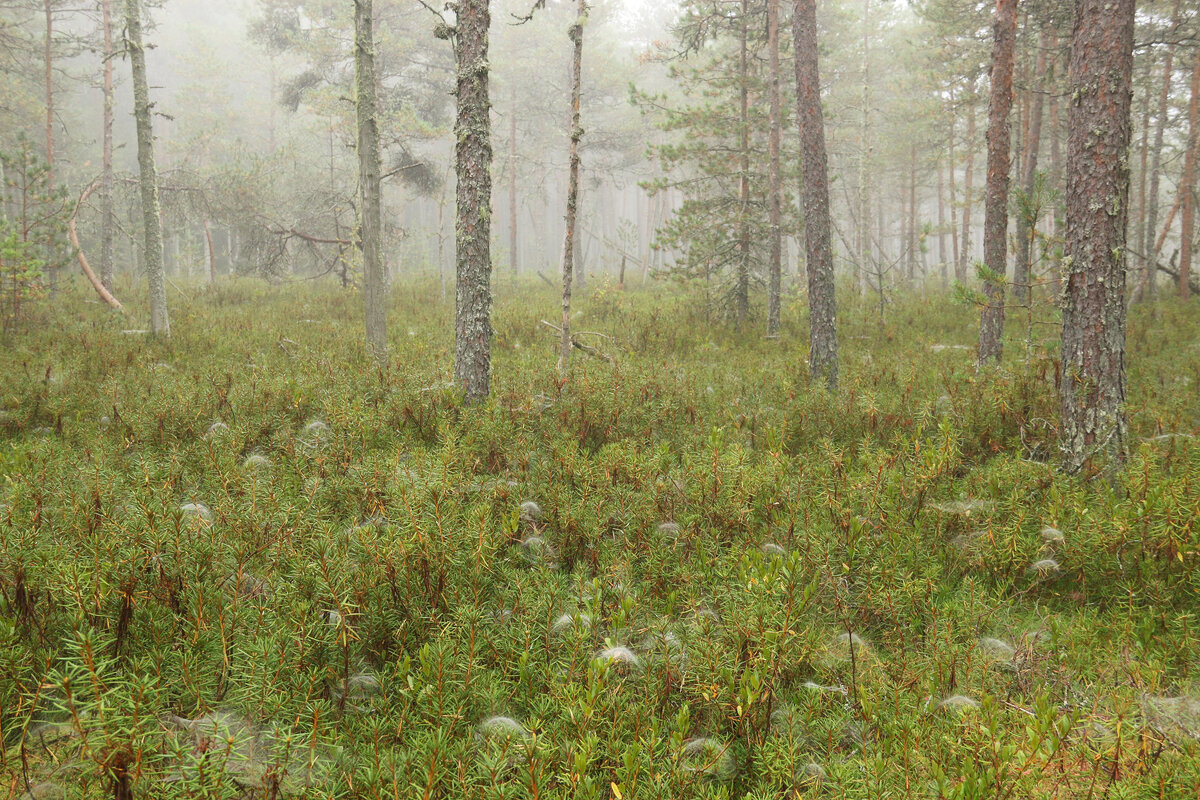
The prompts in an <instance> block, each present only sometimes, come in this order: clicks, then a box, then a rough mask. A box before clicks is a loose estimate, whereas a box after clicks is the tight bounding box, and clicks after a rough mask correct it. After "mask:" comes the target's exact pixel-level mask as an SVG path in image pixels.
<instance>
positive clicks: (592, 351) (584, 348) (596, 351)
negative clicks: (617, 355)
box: [542, 320, 617, 364]
mask: <svg viewBox="0 0 1200 800" xmlns="http://www.w3.org/2000/svg"><path fill="white" fill-rule="evenodd" d="M542 324H543V325H545V326H546V327H547V328H550V329H551V330H553V331H557V332H558V335H559V336H562V328H560V327H558V326H557V325H555V324H553V323H551V322H547V321H546V320H542ZM591 335H592V336H604V335H605V334H603V333H595V332H593V333H591ZM607 338H612V337H607ZM571 346H572V347H574V348H575V349H576V350H579V351H580V352H583V353H587V354H588V355H589V356H592V357H593V358H598V359H600V360H601V361H607V362H608V363H609V364H616V363H617V362H616V360H615V359H614V358H613V357H612V356H610V355H608V354H607V353H605V352H604V351H603V350H601V349H600V348H598V347H593V346H592V345H590V344H584V343H583V342H581V341H579V340H578V339H576V338H575V337H574V336H572V337H571Z"/></svg>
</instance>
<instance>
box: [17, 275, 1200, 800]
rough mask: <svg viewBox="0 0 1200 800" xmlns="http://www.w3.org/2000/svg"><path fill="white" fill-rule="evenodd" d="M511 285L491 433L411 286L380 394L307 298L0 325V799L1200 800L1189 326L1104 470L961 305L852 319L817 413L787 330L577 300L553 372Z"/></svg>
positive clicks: (209, 302)
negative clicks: (593, 350)
mask: <svg viewBox="0 0 1200 800" xmlns="http://www.w3.org/2000/svg"><path fill="white" fill-rule="evenodd" d="M499 290H500V294H501V297H500V299H499V300H498V303H497V307H496V339H495V345H494V355H495V362H494V364H495V369H494V375H495V382H494V391H493V398H494V399H493V402H491V403H490V404H488V405H487V406H485V407H480V408H463V407H462V406H461V404H460V403H459V402H458V401H457V399H456V397H455V393H454V392H453V390H452V388H451V386H450V384H449V379H450V376H451V369H452V354H453V341H452V324H451V314H452V303H451V304H446V303H443V302H440V301H439V299H438V295H437V294H436V292H435V290H434V289H433V287H432V286H418V287H416V288H413V287H410V286H404V287H399V288H397V290H396V292H395V294H394V303H393V307H392V310H391V321H392V334H393V335H392V345H393V347H392V353H391V362H390V364H389V366H388V367H387V368H386V369H380V368H378V367H376V366H374V365H373V364H372V363H371V362H370V361H369V360H368V359H367V358H365V357H364V356H363V355H362V348H361V344H360V309H359V298H358V296H357V295H355V294H351V293H345V292H340V291H336V290H333V289H328V290H318V289H316V288H313V287H311V286H301V287H290V288H285V289H266V288H262V287H260V286H258V285H255V284H250V283H231V284H222V285H220V286H218V287H216V288H204V289H195V290H194V292H193V295H192V296H191V297H190V298H189V299H188V300H187V301H184V300H183V299H181V298H179V297H178V296H177V297H175V298H174V300H175V301H176V302H175V305H174V308H173V309H172V314H173V320H172V323H173V324H172V330H173V333H174V335H173V338H172V339H171V340H170V341H169V342H156V341H153V340H151V339H149V338H148V337H146V336H145V335H143V334H140V333H136V332H134V333H129V332H123V330H122V329H123V328H126V327H128V326H130V325H131V324H133V323H132V322H131V321H130V320H129V319H122V318H118V317H113V316H111V315H109V314H106V313H104V312H103V311H102V310H101V309H99V308H98V307H96V306H94V305H93V306H87V307H86V308H87V310H86V311H84V312H82V313H81V314H77V313H75V310H76V309H78V308H80V303H79V302H66V301H64V302H62V307H63V308H69V309H72V311H71V312H70V313H68V312H66V311H64V312H61V313H59V314H57V315H54V314H51V313H50V312H49V311H48V310H46V309H42V310H41V311H40V312H39V314H40V315H35V316H33V317H32V318H31V319H30V320H29V321H28V323H27V324H26V325H25V327H24V328H23V329H22V330H19V331H16V332H14V333H13V334H11V335H10V336H9V337H8V338H7V339H5V340H4V341H3V342H2V345H3V349H2V350H0V473H2V474H3V484H2V485H0V612H2V615H0V737H2V742H3V750H2V753H3V756H2V760H0V778H2V780H3V783H2V784H0V797H20V796H32V797H43V798H47V797H59V796H61V797H69V798H82V797H87V798H92V797H96V798H100V797H116V798H123V797H138V798H142V797H147V798H158V797H162V798H167V797H187V798H236V797H256V798H279V797H300V796H304V797H361V798H392V797H405V798H407V797H414V798H463V797H478V798H516V797H521V798H526V797H535V798H575V797H578V798H591V797H596V798H609V797H611V798H688V797H700V798H703V797H751V798H775V797H819V796H820V797H824V796H828V797H846V798H884V797H897V798H901V797H932V798H961V799H962V800H968V799H970V798H996V799H997V800H1006V799H1007V798H1023V797H1064V798H1065V797H1072V798H1076V797H1077V798H1091V797H1095V798H1101V797H1108V798H1182V797H1197V796H1198V795H1200V690H1198V688H1197V678H1196V669H1197V667H1198V666H1200V644H1198V641H1197V639H1198V635H1200V623H1198V621H1197V612H1198V610H1200V530H1198V517H1200V449H1198V448H1197V446H1196V443H1195V441H1194V440H1193V439H1192V438H1191V437H1192V436H1193V435H1195V434H1196V433H1197V432H1198V429H1200V404H1198V402H1197V399H1196V397H1197V395H1196V390H1195V387H1196V386H1198V385H1200V319H1198V318H1197V316H1196V313H1195V308H1194V306H1192V307H1188V306H1185V305H1172V304H1170V303H1164V304H1160V305H1159V306H1158V307H1157V308H1156V310H1155V311H1154V313H1153V315H1152V314H1151V311H1150V310H1149V309H1146V308H1138V309H1136V310H1135V313H1134V315H1133V318H1132V322H1131V331H1130V353H1129V357H1128V364H1129V369H1130V381H1131V390H1130V398H1131V409H1130V410H1131V417H1132V431H1133V437H1132V440H1133V441H1132V457H1131V460H1130V463H1129V465H1128V468H1127V470H1126V471H1125V473H1124V475H1123V476H1122V477H1121V478H1120V479H1119V480H1117V481H1115V482H1109V481H1105V480H1087V479H1085V478H1072V477H1067V476H1064V475H1061V474H1059V473H1058V472H1056V470H1055V460H1056V452H1055V444H1054V426H1055V419H1056V408H1057V400H1056V396H1057V395H1056V388H1055V375H1056V362H1055V347H1054V345H1053V343H1052V342H1050V341H1039V342H1034V343H1033V346H1032V347H1031V348H1030V349H1029V353H1030V355H1029V357H1028V358H1026V357H1025V351H1026V348H1025V343H1024V342H1023V341H1020V340H1019V338H1014V339H1013V341H1012V342H1011V344H1010V356H1009V359H1008V360H1007V361H1006V364H1005V367H1004V368H1003V369H1002V370H1000V371H998V372H995V373H989V374H986V375H977V374H976V372H975V370H974V368H973V363H972V362H973V358H972V353H971V352H970V351H969V350H968V349H966V348H963V347H958V346H961V345H968V344H971V343H972V341H973V337H974V332H975V325H974V320H973V318H972V317H973V315H972V313H971V312H970V311H969V310H968V309H965V308H962V307H959V306H955V305H953V304H952V303H951V302H950V301H949V300H948V299H947V298H944V297H933V298H930V299H928V300H921V299H919V298H911V299H908V300H905V299H901V300H899V301H898V302H897V303H896V304H895V305H894V306H892V307H890V308H888V309H887V314H888V318H887V321H886V322H885V323H884V324H880V323H878V322H877V320H876V318H875V317H874V316H873V315H874V314H875V311H874V310H873V308H872V307H871V306H870V305H863V306H856V305H854V302H853V299H852V298H849V297H846V298H843V308H842V313H841V318H840V323H841V326H842V329H841V336H842V363H843V368H842V374H843V386H842V389H841V391H840V392H839V393H838V394H837V395H836V396H832V397H831V396H829V395H826V394H825V393H824V392H822V391H820V390H819V389H817V388H815V387H813V386H811V385H810V383H809V380H808V375H807V369H806V367H805V363H806V360H805V345H804V342H805V341H806V338H805V328H804V322H803V313H802V309H801V307H800V306H799V305H796V306H794V307H793V308H791V309H790V312H791V313H790V316H791V317H792V320H791V324H790V327H788V326H785V330H784V334H783V337H782V339H781V340H780V341H773V342H772V341H764V340H762V339H761V338H760V337H759V336H758V334H757V332H755V333H754V334H746V335H737V334H735V333H734V332H732V331H730V330H728V329H725V328H723V327H720V326H718V325H715V324H714V323H713V322H712V321H711V320H709V319H708V318H707V316H706V314H705V313H704V311H703V306H702V305H701V304H700V303H699V301H698V300H695V299H693V298H690V297H689V296H687V295H686V294H679V293H667V292H657V291H635V292H618V291H614V290H612V289H610V288H598V289H595V290H593V291H592V292H591V293H590V294H589V295H587V296H585V297H584V298H583V299H582V300H581V301H580V303H579V308H580V313H579V315H578V317H577V322H576V325H577V327H578V328H579V329H582V330H585V331H595V332H599V333H604V334H607V335H608V336H611V337H612V338H605V337H600V336H590V337H589V336H585V338H586V340H587V341H588V342H590V343H594V344H596V345H597V346H598V347H599V348H600V349H602V350H604V351H605V352H606V353H608V354H610V355H611V356H612V357H613V359H614V362H615V363H613V364H610V363H607V362H605V361H603V360H600V359H594V358H589V357H588V356H587V355H586V354H584V353H578V354H577V360H576V362H575V375H574V377H573V378H572V380H570V381H569V382H567V383H566V384H561V383H560V382H559V381H558V380H557V378H556V374H555V372H554V355H553V352H554V346H555V344H554V338H553V334H552V332H550V331H549V330H548V329H547V328H545V327H543V326H541V325H540V324H539V313H540V311H539V310H540V309H552V308H553V304H554V299H553V298H552V297H551V295H550V292H549V290H539V289H537V288H536V287H533V286H527V287H524V288H520V289H513V288H512V287H510V286H508V285H506V284H502V285H501V286H500V287H499ZM127 302H130V303H131V304H132V305H131V307H140V306H139V305H137V304H138V302H139V301H138V300H137V299H136V298H133V297H131V298H130V299H129V300H128V301H127ZM547 313H549V312H547ZM1037 333H1038V335H1039V336H1042V337H1046V338H1047V340H1049V338H1050V337H1052V336H1053V333H1054V329H1053V328H1052V327H1050V326H1040V327H1039V328H1038V329H1037ZM1019 335H1020V334H1019V333H1014V337H1019ZM523 503H524V504H525V505H522V504H523Z"/></svg>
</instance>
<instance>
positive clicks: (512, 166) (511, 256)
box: [508, 83, 521, 276]
mask: <svg viewBox="0 0 1200 800" xmlns="http://www.w3.org/2000/svg"><path fill="white" fill-rule="evenodd" d="M509 94H510V96H511V105H510V107H509V111H508V114H509V119H508V262H509V268H510V269H511V270H512V274H513V275H514V276H516V274H517V273H518V272H520V271H521V262H520V260H519V259H518V257H517V245H518V241H517V85H516V83H514V84H513V86H512V89H511V90H510V92H509Z"/></svg>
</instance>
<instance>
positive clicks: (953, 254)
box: [948, 96, 967, 283]
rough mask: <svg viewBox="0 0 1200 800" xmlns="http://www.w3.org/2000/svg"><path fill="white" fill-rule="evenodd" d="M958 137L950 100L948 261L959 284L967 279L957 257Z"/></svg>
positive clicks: (956, 107) (952, 103)
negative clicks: (956, 143)
mask: <svg viewBox="0 0 1200 800" xmlns="http://www.w3.org/2000/svg"><path fill="white" fill-rule="evenodd" d="M957 137H958V106H957V105H956V104H955V103H954V98H953V96H951V98H950V142H949V145H948V150H949V154H948V158H949V161H950V259H951V260H952V261H953V262H954V279H955V280H956V281H958V282H959V283H962V282H964V281H965V280H966V279H967V275H966V271H965V270H964V269H963V263H962V260H961V259H960V258H959V257H958V253H959V250H958V176H957V174H956V173H957V172H958V160H957V159H956V158H955V157H954V142H955V139H956V138H957Z"/></svg>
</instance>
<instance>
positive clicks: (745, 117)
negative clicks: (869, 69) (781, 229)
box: [733, 0, 750, 325]
mask: <svg viewBox="0 0 1200 800" xmlns="http://www.w3.org/2000/svg"><path fill="white" fill-rule="evenodd" d="M749 5H750V0H742V18H741V27H740V34H739V46H740V47H739V51H738V53H739V56H738V92H739V101H740V102H739V109H738V153H739V154H740V163H739V164H738V263H737V278H736V282H735V284H734V290H733V303H734V317H735V319H736V320H737V324H738V325H741V324H742V323H744V322H745V321H746V318H747V317H748V316H750V66H749V41H748V40H749V25H750V21H749V19H748V17H749V13H750V9H749Z"/></svg>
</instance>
